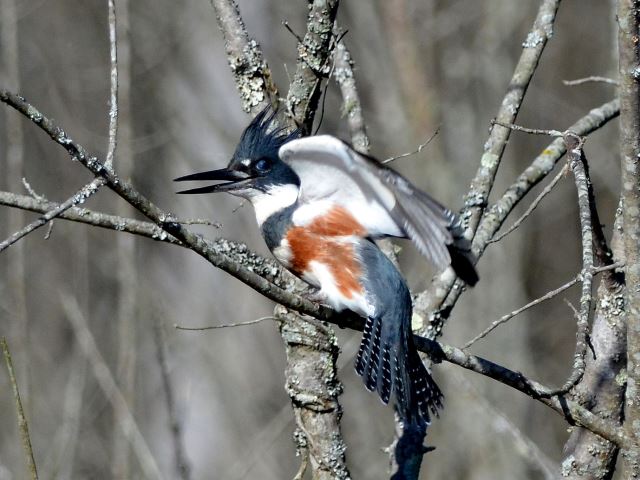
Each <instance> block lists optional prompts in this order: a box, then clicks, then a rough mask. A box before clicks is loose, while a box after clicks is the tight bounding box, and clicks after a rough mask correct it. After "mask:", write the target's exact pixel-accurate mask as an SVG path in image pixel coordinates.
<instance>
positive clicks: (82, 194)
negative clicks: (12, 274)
mask: <svg viewBox="0 0 640 480" xmlns="http://www.w3.org/2000/svg"><path fill="white" fill-rule="evenodd" d="M104 184H105V180H104V179H103V178H96V179H94V180H92V181H91V182H89V183H88V184H86V185H85V186H84V187H82V188H81V189H80V190H78V191H77V192H76V193H75V194H74V195H73V196H71V197H69V198H68V199H67V200H65V201H64V202H62V203H60V204H59V205H57V206H56V207H55V208H52V209H51V210H49V211H48V212H46V213H45V214H44V215H43V216H41V217H40V218H38V219H37V220H34V221H33V222H31V223H30V224H29V225H27V226H26V227H24V228H23V229H22V230H19V231H17V232H15V233H13V234H12V235H11V236H10V237H9V238H7V239H6V240H3V241H2V242H0V252H2V251H3V250H5V249H7V248H9V247H10V246H11V245H13V244H14V243H16V242H17V241H18V240H20V239H22V238H24V237H26V236H27V235H29V234H30V233H31V232H33V231H34V230H36V229H38V228H40V227H42V226H43V225H46V224H47V223H48V222H50V221H51V220H53V219H54V218H56V217H58V216H60V215H61V214H63V213H64V212H65V211H67V210H69V209H70V208H71V207H75V206H76V205H78V204H80V203H84V202H85V201H86V200H87V199H88V198H89V197H91V196H92V195H93V194H94V193H96V192H97V191H98V190H99V189H100V187H101V186H103V185H104Z"/></svg>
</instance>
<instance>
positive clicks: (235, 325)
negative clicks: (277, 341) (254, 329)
mask: <svg viewBox="0 0 640 480" xmlns="http://www.w3.org/2000/svg"><path fill="white" fill-rule="evenodd" d="M265 320H276V318H275V317H272V316H269V317H261V318H256V319H255V320H249V321H248V322H238V323H227V324H225V325H209V326H207V327H184V326H182V325H176V324H174V325H173V328H175V329H176V330H195V331H201V330H216V329H218V328H233V327H245V326H247V325H255V324H256V323H261V322H264V321H265Z"/></svg>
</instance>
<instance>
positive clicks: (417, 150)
mask: <svg viewBox="0 0 640 480" xmlns="http://www.w3.org/2000/svg"><path fill="white" fill-rule="evenodd" d="M438 133H440V126H438V128H436V130H435V131H434V132H433V133H432V134H431V136H430V137H429V138H427V139H426V140H425V141H424V142H423V143H421V144H420V145H418V148H417V149H415V150H414V151H412V152H407V153H403V154H402V155H397V156H395V157H390V158H387V159H386V160H383V161H382V163H390V162H393V161H395V160H398V159H399V158H405V157H410V156H412V155H416V154H418V153H420V152H421V151H422V149H423V148H424V147H426V146H427V145H429V144H430V143H431V141H432V140H433V139H434V138H436V137H437V136H438Z"/></svg>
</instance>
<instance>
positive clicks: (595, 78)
mask: <svg viewBox="0 0 640 480" xmlns="http://www.w3.org/2000/svg"><path fill="white" fill-rule="evenodd" d="M591 82H596V83H608V84H609V85H616V86H617V85H619V82H618V81H617V80H614V79H613V78H608V77H600V76H598V75H591V76H589V77H584V78H577V79H575V80H563V81H562V83H563V84H564V85H567V86H569V87H572V86H575V85H582V84H584V83H591Z"/></svg>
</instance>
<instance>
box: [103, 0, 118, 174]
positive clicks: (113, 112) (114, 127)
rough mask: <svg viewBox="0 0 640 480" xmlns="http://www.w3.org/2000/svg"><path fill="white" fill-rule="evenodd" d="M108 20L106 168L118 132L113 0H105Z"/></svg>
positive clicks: (114, 11) (109, 164)
mask: <svg viewBox="0 0 640 480" xmlns="http://www.w3.org/2000/svg"><path fill="white" fill-rule="evenodd" d="M107 6H108V11H109V14H108V17H109V18H108V22H109V59H110V63H111V66H110V72H109V76H110V88H109V146H108V148H107V157H106V160H105V162H104V164H105V166H106V167H107V168H111V167H113V158H114V156H115V153H116V145H117V134H118V42H117V28H116V4H115V0H107Z"/></svg>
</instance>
